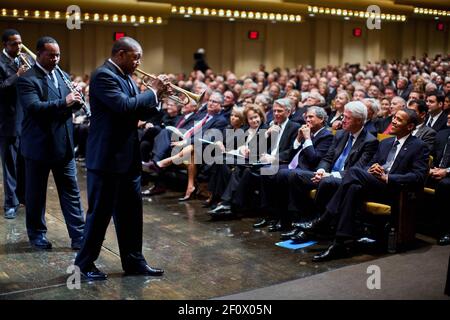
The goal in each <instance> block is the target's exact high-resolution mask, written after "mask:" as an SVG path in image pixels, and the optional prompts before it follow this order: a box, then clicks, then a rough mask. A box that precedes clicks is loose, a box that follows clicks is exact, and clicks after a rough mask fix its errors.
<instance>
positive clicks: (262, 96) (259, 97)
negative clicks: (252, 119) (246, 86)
mask: <svg viewBox="0 0 450 320" xmlns="http://www.w3.org/2000/svg"><path fill="white" fill-rule="evenodd" d="M256 100H260V101H261V102H262V104H264V105H265V106H268V105H269V104H271V103H272V99H271V98H270V97H269V96H267V95H265V94H263V93H260V94H258V95H257V96H256V98H255V101H256Z"/></svg>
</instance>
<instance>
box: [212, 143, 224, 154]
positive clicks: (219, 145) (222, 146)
mask: <svg viewBox="0 0 450 320" xmlns="http://www.w3.org/2000/svg"><path fill="white" fill-rule="evenodd" d="M214 144H215V145H216V146H218V147H219V149H220V151H221V152H222V153H224V152H225V146H224V145H223V142H222V141H216V142H214Z"/></svg>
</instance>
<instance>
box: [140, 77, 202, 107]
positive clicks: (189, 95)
mask: <svg viewBox="0 0 450 320" xmlns="http://www.w3.org/2000/svg"><path fill="white" fill-rule="evenodd" d="M136 72H137V73H139V74H140V75H141V79H142V84H143V85H144V86H146V87H147V88H151V86H150V84H149V83H148V82H146V81H145V79H144V77H147V78H150V79H153V80H154V79H156V77H155V76H154V75H151V74H149V73H147V72H145V71H143V70H141V69H139V68H137V69H136ZM169 86H170V87H171V88H172V89H173V90H174V91H175V92H177V93H179V94H182V95H183V96H184V97H185V98H184V99H180V98H179V97H178V96H177V95H171V96H169V99H171V100H173V101H175V102H177V103H180V104H187V103H188V102H189V99H192V100H194V101H195V102H196V103H201V101H202V100H203V97H204V96H205V92H202V93H201V94H195V93H192V92H190V91H187V90H184V89H183V88H181V87H179V86H176V85H174V84H172V83H169Z"/></svg>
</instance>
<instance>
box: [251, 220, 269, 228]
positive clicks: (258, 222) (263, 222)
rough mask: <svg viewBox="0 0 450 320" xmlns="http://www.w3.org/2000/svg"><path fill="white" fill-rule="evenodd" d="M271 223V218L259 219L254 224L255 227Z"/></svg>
mask: <svg viewBox="0 0 450 320" xmlns="http://www.w3.org/2000/svg"><path fill="white" fill-rule="evenodd" d="M268 224H269V220H267V219H261V220H258V221H257V222H256V223H255V224H253V228H263V227H265V226H267V225H268Z"/></svg>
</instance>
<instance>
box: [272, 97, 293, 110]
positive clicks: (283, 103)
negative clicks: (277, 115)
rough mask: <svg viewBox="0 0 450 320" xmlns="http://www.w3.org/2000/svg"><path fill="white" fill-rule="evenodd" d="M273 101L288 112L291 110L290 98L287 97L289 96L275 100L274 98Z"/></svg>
mask: <svg viewBox="0 0 450 320" xmlns="http://www.w3.org/2000/svg"><path fill="white" fill-rule="evenodd" d="M274 103H276V104H279V105H280V106H282V107H284V108H285V109H286V110H288V111H289V112H290V111H292V103H291V99H289V98H282V99H277V100H275V102H274Z"/></svg>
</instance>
